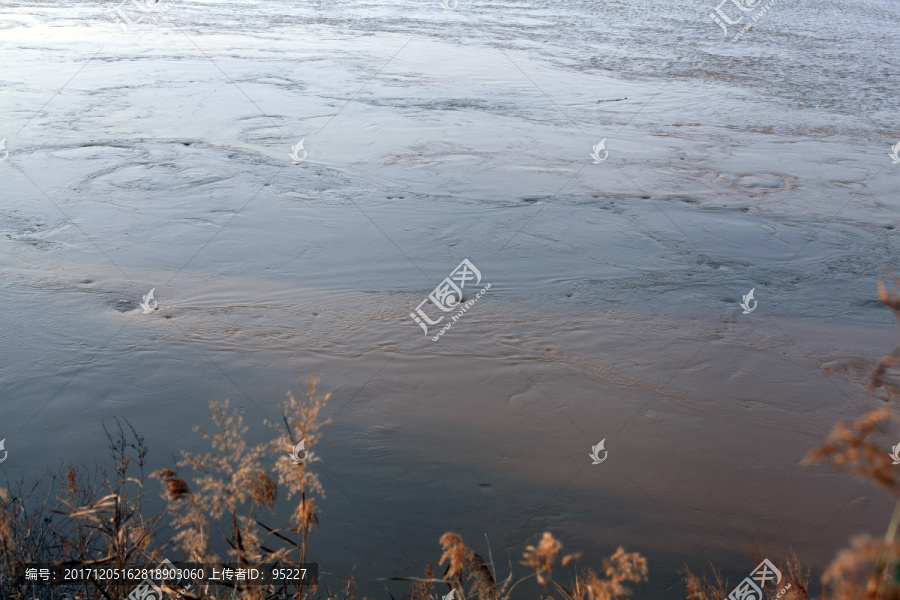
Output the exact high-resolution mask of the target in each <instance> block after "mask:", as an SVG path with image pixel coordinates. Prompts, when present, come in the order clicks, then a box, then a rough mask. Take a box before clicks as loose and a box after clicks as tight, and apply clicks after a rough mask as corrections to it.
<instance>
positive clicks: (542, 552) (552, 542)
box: [522, 531, 562, 585]
mask: <svg viewBox="0 0 900 600" xmlns="http://www.w3.org/2000/svg"><path fill="white" fill-rule="evenodd" d="M561 550H562V543H560V541H559V540H557V539H556V538H554V537H553V534H551V533H550V532H549V531H545V532H544V535H543V537H542V538H541V541H540V542H539V543H538V545H537V547H535V546H526V547H525V552H524V554H523V556H524V557H525V560H524V561H522V564H523V565H525V566H527V567H531V568H532V569H534V572H535V573H536V574H537V580H538V582H539V583H540V584H541V585H547V583H549V581H550V579H551V577H550V575H551V573H552V571H553V564H554V563H555V562H556V556H557V555H558V554H559V553H560V551H561ZM545 575H546V576H545Z"/></svg>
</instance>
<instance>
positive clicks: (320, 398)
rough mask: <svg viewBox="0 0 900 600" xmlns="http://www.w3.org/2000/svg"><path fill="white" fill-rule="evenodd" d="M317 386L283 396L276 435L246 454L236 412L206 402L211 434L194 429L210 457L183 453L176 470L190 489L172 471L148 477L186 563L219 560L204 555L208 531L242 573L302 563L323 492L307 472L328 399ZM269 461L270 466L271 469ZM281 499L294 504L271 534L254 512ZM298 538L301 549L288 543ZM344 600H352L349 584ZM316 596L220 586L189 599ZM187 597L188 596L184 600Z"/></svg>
mask: <svg viewBox="0 0 900 600" xmlns="http://www.w3.org/2000/svg"><path fill="white" fill-rule="evenodd" d="M318 381H319V380H318V378H317V377H316V376H315V375H313V377H312V378H311V379H310V380H309V381H308V382H303V381H302V380H301V381H300V387H301V395H300V397H299V398H298V397H296V396H294V394H293V393H291V392H288V393H287V400H286V401H284V402H283V403H282V405H281V421H280V422H279V423H270V425H272V426H273V427H274V428H276V429H277V430H278V435H277V436H276V437H275V438H274V439H273V440H272V441H270V442H268V443H261V444H258V445H256V446H248V445H247V444H246V442H245V441H244V434H245V433H246V431H247V428H246V427H245V426H244V424H243V415H242V413H241V411H239V410H236V409H229V405H228V401H227V400H226V401H224V402H212V403H210V408H211V413H212V414H211V419H212V421H213V424H214V425H215V426H216V430H215V431H213V432H207V431H204V430H202V429H200V428H196V429H197V431H199V432H200V433H201V434H202V435H203V436H204V437H205V438H206V439H208V440H209V442H210V445H211V446H212V450H211V451H209V452H205V453H202V454H192V453H189V452H183V453H182V455H183V460H182V461H181V462H179V463H178V466H179V468H189V469H191V470H193V471H194V472H195V473H196V476H195V478H194V479H193V481H192V483H188V481H187V480H186V479H183V478H181V477H180V476H179V475H178V473H177V472H176V471H174V470H171V469H165V470H162V471H157V472H156V473H154V474H153V475H154V476H155V477H157V478H159V479H160V480H162V482H163V484H164V490H163V497H164V498H165V499H166V500H167V501H168V503H169V512H170V513H171V514H172V516H173V521H172V525H173V526H174V528H175V530H176V532H177V533H176V535H175V536H174V538H173V543H174V544H175V545H176V546H177V547H178V548H179V549H180V550H181V551H182V552H183V553H184V554H185V556H186V557H188V559H189V560H190V561H192V562H198V563H216V562H218V560H219V559H218V557H217V556H216V555H215V554H214V553H213V552H212V550H211V549H210V544H211V541H212V540H211V536H210V532H211V530H213V529H217V528H218V527H219V526H221V527H222V529H224V530H225V531H226V532H227V533H226V535H225V541H226V543H227V544H228V546H229V548H230V549H229V550H228V555H229V558H230V560H231V562H236V563H239V564H241V565H251V564H254V565H259V564H270V565H273V566H274V565H278V566H280V567H291V566H298V565H300V564H302V563H304V562H305V560H306V557H307V538H308V534H309V532H310V530H311V529H312V527H313V526H318V524H319V516H318V511H317V509H316V505H315V501H314V499H315V496H318V497H324V494H325V491H324V489H323V487H322V485H321V482H320V481H319V479H318V477H317V476H316V474H315V473H312V472H311V471H310V469H309V468H308V465H309V463H310V462H313V461H315V460H316V457H315V454H314V453H313V452H312V448H313V447H314V446H315V444H316V442H317V441H318V440H319V431H320V429H321V428H322V427H323V426H325V425H326V424H328V423H329V422H330V421H329V420H328V419H321V418H320V416H319V413H320V412H321V410H322V409H323V408H324V407H325V405H326V403H327V402H328V399H329V398H330V394H324V395H320V394H317V392H316V386H317V385H318ZM300 440H305V447H306V448H307V450H308V454H307V457H306V460H305V461H304V462H302V463H300V464H299V465H298V464H293V463H292V460H291V457H290V456H289V454H290V452H291V450H292V449H293V447H294V446H295V445H296V444H297V443H299V441H300ZM269 459H271V462H269ZM279 486H282V487H283V488H284V489H285V490H286V491H287V499H288V500H290V499H292V498H294V497H297V499H298V501H297V504H296V506H295V507H294V508H293V510H292V512H291V516H290V523H289V525H287V526H286V527H282V528H274V527H270V526H268V525H266V524H265V523H264V522H263V521H261V520H260V512H261V511H263V510H265V511H266V512H268V513H272V512H273V511H274V509H275V505H276V502H277V500H278V487H279ZM292 534H297V535H299V537H300V539H299V541H295V540H293V539H292V537H291V536H292ZM351 583H352V582H351V581H350V580H348V585H347V587H346V589H345V594H355V584H353V585H351ZM313 592H315V587H312V588H310V586H309V585H289V584H283V585H282V586H281V587H280V588H278V587H276V586H274V585H273V586H259V585H255V586H250V585H246V586H243V587H241V586H235V587H233V588H231V589H226V590H223V589H222V586H221V585H219V584H212V583H208V584H204V585H202V586H200V587H199V588H198V589H197V590H192V593H193V594H194V595H195V596H196V597H198V598H216V599H221V598H223V595H222V594H223V593H225V594H226V595H227V597H228V598H240V599H241V600H262V599H264V598H265V599H269V598H285V599H286V598H297V599H300V598H306V597H308V596H309V594H310V593H313ZM188 597H193V596H188Z"/></svg>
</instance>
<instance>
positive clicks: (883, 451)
mask: <svg viewBox="0 0 900 600" xmlns="http://www.w3.org/2000/svg"><path fill="white" fill-rule="evenodd" d="M892 420H893V415H892V414H891V411H890V410H889V409H887V408H881V409H878V410H873V409H869V410H867V411H866V413H865V414H864V415H863V416H861V417H860V418H858V419H857V420H856V421H854V422H853V423H847V422H844V421H841V422H839V423H837V424H836V425H835V426H834V429H833V430H832V431H831V434H829V436H828V437H827V438H826V439H825V443H824V444H822V445H821V446H819V447H818V448H816V449H814V450H813V451H812V452H810V454H809V456H808V457H807V460H808V461H809V462H812V463H820V462H825V463H829V464H832V465H834V466H836V467H838V468H840V469H842V470H844V471H846V472H848V473H850V474H851V475H856V476H858V477H862V478H864V479H872V481H874V482H875V483H877V484H878V485H880V486H881V487H883V488H884V489H886V490H887V491H889V492H890V493H892V494H894V495H895V496H898V497H900V472H898V471H897V470H896V469H895V468H893V466H892V465H893V459H892V458H891V451H890V450H889V448H888V447H887V446H885V445H881V444H878V443H876V442H875V441H873V440H872V437H873V436H874V434H876V433H882V434H884V433H885V430H886V429H887V427H886V425H888V424H889V423H891V422H892Z"/></svg>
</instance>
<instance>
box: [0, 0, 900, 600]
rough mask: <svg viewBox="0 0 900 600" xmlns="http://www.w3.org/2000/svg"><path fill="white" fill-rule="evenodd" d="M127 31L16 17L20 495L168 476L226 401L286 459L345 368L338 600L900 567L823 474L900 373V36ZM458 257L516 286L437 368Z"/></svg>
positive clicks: (651, 15) (77, 19)
mask: <svg viewBox="0 0 900 600" xmlns="http://www.w3.org/2000/svg"><path fill="white" fill-rule="evenodd" d="M116 6H117V3H115V2H92V1H80V0H79V1H68V2H52V3H51V2H19V1H17V0H7V1H6V2H4V3H3V4H2V5H0V64H2V68H0V138H4V139H5V151H6V152H8V153H9V154H8V157H7V158H6V159H5V160H4V161H3V162H0V182H2V185H0V187H2V192H0V234H2V235H0V303H2V306H3V317H2V319H0V415H2V422H0V438H5V439H6V450H7V451H8V452H9V458H8V460H7V461H5V464H4V465H3V467H4V468H5V469H6V471H7V474H8V475H9V476H11V477H13V476H14V477H32V476H36V475H38V474H40V473H42V472H43V471H44V470H46V469H47V468H48V467H54V466H58V465H59V464H62V463H67V462H75V463H81V464H93V462H94V460H95V459H96V460H103V457H104V456H105V442H106V440H105V437H104V435H103V424H104V423H109V422H110V419H112V418H113V417H120V418H122V417H124V418H127V419H128V420H129V421H130V422H131V423H132V424H133V425H134V426H135V427H136V428H137V429H138V430H139V431H140V433H141V434H142V435H143V436H144V437H145V438H146V441H147V444H148V446H149V448H150V454H149V456H148V460H149V468H148V470H154V469H157V468H163V467H166V466H169V465H170V464H171V463H172V457H173V455H177V454H178V453H179V452H180V451H181V450H189V451H197V450H200V449H202V448H204V445H203V441H202V439H201V438H200V436H199V435H197V434H195V433H193V432H192V428H193V427H194V426H196V425H198V424H204V423H205V419H206V415H207V414H208V403H209V401H210V400H214V399H222V398H230V399H231V400H232V402H234V403H236V404H237V405H238V406H243V407H244V409H245V411H246V422H247V424H248V426H249V428H250V430H249V432H248V438H250V439H251V440H262V439H264V438H265V437H266V436H268V435H269V433H270V430H269V429H268V428H267V427H266V426H265V425H264V424H263V420H264V419H265V418H267V417H272V416H273V415H275V414H276V406H277V403H278V402H279V401H280V400H281V399H282V398H283V397H284V394H285V391H286V390H287V389H289V388H292V387H293V388H295V387H296V382H295V379H296V377H297V376H298V375H299V376H303V377H308V376H309V375H310V374H311V373H312V372H317V373H319V374H320V375H321V377H322V382H321V388H322V390H323V391H330V392H333V397H332V399H331V401H330V403H329V405H328V408H327V410H326V411H325V413H326V416H328V417H332V418H334V422H333V423H332V424H331V425H329V426H328V427H327V428H326V429H325V430H324V432H323V438H322V441H321V443H320V444H319V445H317V447H316V449H315V452H316V456H317V457H318V458H320V459H321V462H318V463H315V468H316V469H318V470H319V472H320V473H321V475H322V483H323V485H324V487H325V489H326V492H327V497H326V498H325V499H324V500H323V501H322V502H321V508H322V515H321V519H322V528H321V531H320V532H319V533H317V534H315V535H314V536H313V538H312V542H311V543H312V548H313V550H312V556H313V557H314V558H315V560H317V561H318V562H319V563H320V565H321V568H322V569H323V571H324V572H326V573H327V575H326V578H331V579H330V580H329V581H330V585H332V586H334V585H337V583H339V581H340V578H341V577H343V576H345V575H347V574H349V573H350V571H351V569H353V568H354V566H355V568H356V571H355V572H356V577H357V578H358V579H359V581H360V588H361V591H363V592H366V593H368V594H370V595H373V596H376V595H377V596H379V597H382V596H385V595H386V593H385V592H384V589H383V587H382V584H381V583H378V582H375V581H374V580H375V578H378V577H391V576H396V575H414V574H420V573H421V572H422V570H423V569H424V566H425V563H426V562H427V560H428V558H432V559H437V558H438V556H439V553H440V549H439V547H438V543H437V542H438V538H439V537H440V535H441V534H442V533H443V532H444V531H448V530H450V531H456V532H458V533H460V534H461V535H462V536H463V538H464V539H465V540H466V541H467V542H469V543H471V545H472V546H473V547H474V548H475V549H476V550H477V551H480V552H485V553H486V552H487V547H488V541H487V540H489V543H490V548H491V552H492V554H493V557H494V560H495V561H496V562H497V565H498V570H499V571H500V572H501V573H505V572H506V570H507V568H508V566H507V565H508V562H509V561H512V563H513V565H516V564H517V563H518V561H519V559H520V556H521V551H522V549H523V548H524V546H525V545H526V544H530V543H534V541H535V540H536V539H538V537H539V535H540V533H541V532H543V531H552V532H553V533H554V535H556V536H557V537H558V538H560V539H561V540H562V541H563V543H564V544H565V547H566V549H567V550H572V551H576V550H577V551H581V552H583V553H584V555H585V559H584V562H585V564H591V565H593V566H595V567H598V566H600V558H601V557H602V556H606V555H608V554H610V553H612V552H613V551H614V550H615V548H616V547H617V546H618V545H620V544H621V545H624V546H625V547H626V548H627V549H628V550H633V551H638V552H641V553H642V554H644V555H645V556H646V557H647V558H648V560H649V563H650V581H649V582H648V583H647V584H645V585H643V586H642V587H641V588H640V589H641V590H642V595H641V596H640V597H649V598H653V597H655V598H672V597H676V595H677V592H678V590H679V589H680V588H679V587H678V586H679V579H680V578H679V574H678V571H679V569H681V568H682V566H683V565H684V564H688V565H690V566H691V567H693V568H696V569H701V570H702V569H703V568H706V567H708V566H709V563H710V562H713V563H714V564H715V565H716V566H717V567H718V568H720V569H722V570H723V572H724V573H725V574H727V575H729V576H730V577H731V578H732V580H733V581H734V580H736V579H737V578H739V577H743V576H744V574H745V573H747V572H748V571H749V569H750V568H751V567H752V566H753V565H751V564H750V559H749V558H747V553H748V550H749V548H750V546H751V543H752V541H753V540H755V541H756V542H758V543H759V545H760V546H761V547H762V548H763V549H764V551H765V552H766V553H767V555H768V556H770V557H773V558H774V557H777V558H781V557H783V556H784V555H785V554H787V553H788V552H790V551H791V549H793V550H796V551H797V552H798V554H799V556H800V559H801V561H802V562H803V563H804V564H807V565H809V566H810V567H812V568H814V569H821V568H823V567H824V566H825V565H827V564H828V562H829V561H830V560H831V559H832V558H833V556H834V554H835V553H836V551H837V550H838V549H840V548H843V547H844V546H845V545H847V543H848V541H849V539H850V538H851V537H852V536H853V535H855V534H857V533H861V532H869V533H872V534H874V535H876V536H877V535H879V534H880V532H881V531H883V529H882V528H883V527H885V526H886V524H887V520H888V518H889V515H890V510H891V506H890V501H889V498H887V497H886V496H885V495H884V494H882V493H881V492H880V491H878V490H877V489H876V488H875V487H873V486H863V485H862V482H861V481H856V480H853V479H851V478H850V477H848V476H846V475H843V474H839V473H835V472H833V471H832V470H830V469H827V468H824V467H810V466H803V465H801V460H802V459H803V457H804V456H805V455H806V453H807V452H809V450H810V449H811V448H813V447H814V446H815V445H816V444H817V443H818V442H819V441H820V440H821V439H823V437H824V436H825V435H826V434H827V433H828V431H830V429H831V427H832V425H833V423H834V422H835V421H836V420H838V419H855V418H857V416H858V415H859V414H860V408H861V407H865V406H868V405H873V404H874V403H873V401H872V400H871V399H869V398H867V397H866V396H865V394H864V393H862V392H861V391H860V389H859V385H858V384H859V382H860V373H861V372H863V371H864V367H865V366H866V365H868V364H871V362H872V361H873V360H876V359H877V358H879V357H880V356H881V355H882V354H884V353H886V352H887V351H889V350H890V349H891V348H892V346H893V344H894V342H895V340H896V337H897V335H896V334H897V330H896V326H895V324H894V322H893V320H892V318H891V315H890V314H889V312H888V311H887V310H886V309H884V308H883V307H881V305H880V303H878V301H877V297H876V287H875V286H876V281H877V280H878V278H879V277H882V276H883V268H884V267H887V268H893V269H894V270H898V269H900V266H898V265H900V261H898V258H900V256H898V255H900V245H898V243H897V238H896V235H897V233H896V229H895V228H896V227H897V226H898V208H900V200H898V198H900V195H898V188H900V164H893V163H892V160H891V157H890V156H889V153H890V150H891V146H892V145H893V144H896V143H897V142H898V141H900V130H898V129H897V120H896V117H897V114H900V113H898V110H900V102H898V96H897V73H898V72H900V59H898V54H897V52H896V32H897V30H898V26H900V8H898V6H897V4H896V3H892V2H889V1H887V0H885V1H878V0H848V1H843V0H842V1H840V2H837V3H829V4H828V5H827V7H826V4H825V3H821V2H813V1H811V0H810V1H803V0H798V1H796V2H776V3H774V4H773V5H772V7H771V8H770V9H769V10H768V12H766V13H765V14H764V15H763V16H762V17H760V19H759V21H758V22H757V24H756V25H755V26H754V27H753V28H751V29H750V30H749V31H747V32H746V34H744V35H743V36H742V37H741V38H740V39H739V40H736V41H730V40H729V39H727V38H726V37H725V36H723V32H722V30H721V29H720V28H719V27H718V26H717V25H716V24H715V23H714V22H713V21H712V19H710V17H709V13H710V12H712V10H713V9H714V8H716V7H715V5H714V3H712V2H696V1H691V2H688V1H687V0H676V1H672V2H665V3H657V4H652V5H651V3H647V2H643V1H640V0H618V1H615V2H602V3H585V2H580V1H574V0H564V1H555V2H551V1H543V2H541V1H535V2H526V3H521V2H515V3H514V2H508V1H500V2H495V3H488V4H485V3H475V2H468V1H467V0H459V2H458V4H457V5H456V6H455V8H454V9H452V10H444V9H442V7H441V3H440V2H439V1H434V2H431V1H429V2H409V1H406V0H393V1H392V0H372V1H361V0H360V1H349V0H345V1H336V2H323V1H320V0H313V1H310V2H280V1H269V2H261V1H249V2H248V1H237V2H222V1H218V0H213V1H202V0H201V1H193V2H181V1H177V2H171V3H170V4H169V5H167V7H166V10H165V12H164V13H160V16H159V18H158V20H157V21H156V22H152V23H151V22H150V21H151V19H150V18H147V19H145V21H144V22H142V23H140V24H135V25H132V26H131V31H128V32H123V31H122V28H121V27H120V26H119V25H117V24H116V22H115V18H114V13H113V9H114V8H115V7H116ZM138 32H139V33H141V34H142V35H141V36H140V37H138V35H137V33H138ZM301 139H302V140H303V147H302V150H301V151H299V154H298V155H296V156H297V157H302V158H303V160H302V162H298V161H295V160H292V158H291V156H290V152H291V149H292V147H295V145H296V144H297V142H298V141H300V140H301ZM601 140H602V141H603V148H602V149H600V150H599V152H598V154H597V156H598V157H599V158H602V159H603V160H602V161H595V160H593V159H592V158H591V153H592V150H593V148H594V147H595V146H596V145H597V144H598V143H600V142H601ZM604 152H606V153H608V154H604ZM463 259H468V260H469V261H470V262H471V264H472V265H474V266H476V267H477V269H478V271H480V275H481V280H480V282H479V285H478V286H477V287H472V286H473V285H474V284H472V283H470V284H469V287H467V288H466V289H465V291H464V297H465V299H467V300H468V299H469V298H470V297H474V292H472V293H469V290H470V289H472V290H475V291H477V290H478V289H481V288H483V287H484V285H486V284H487V283H489V284H490V286H491V287H490V289H489V291H487V292H486V293H485V294H484V295H483V296H482V297H480V298H479V299H478V301H477V302H476V303H474V304H473V305H472V306H471V307H470V308H469V309H468V310H467V311H466V313H465V314H464V315H463V316H462V317H461V318H460V319H459V320H458V321H457V322H454V324H453V326H452V328H450V329H448V330H447V331H446V332H445V333H444V334H443V335H442V336H441V337H440V338H439V339H438V340H437V341H432V339H431V335H434V333H436V331H437V330H438V328H439V326H438V327H435V326H429V334H428V335H427V336H426V335H423V331H422V329H421V328H420V327H419V326H418V325H417V324H416V323H415V322H414V321H413V319H412V318H411V317H410V313H411V312H413V311H414V310H415V309H416V307H417V306H418V305H419V304H420V303H421V302H422V301H423V300H425V299H426V298H427V297H428V294H429V293H431V292H432V290H434V289H435V286H438V284H440V283H441V281H442V280H443V279H444V278H445V277H448V276H449V275H450V273H451V272H452V271H453V270H454V268H456V267H457V265H459V264H460V263H461V262H462V261H463ZM151 288H153V289H154V294H155V299H156V301H157V302H158V308H157V310H155V311H153V312H151V313H149V314H148V313H145V312H144V311H143V310H142V309H141V308H140V306H139V303H140V302H141V299H142V296H143V295H145V294H147V292H148V291H149V290H150V289H151ZM751 289H753V290H754V301H755V302H756V305H755V306H756V308H755V309H754V310H753V311H752V312H749V313H745V312H744V311H743V310H742V309H741V307H740V306H739V303H740V302H741V301H742V298H743V296H744V295H746V294H748V292H749V291H750V290H751ZM429 306H430V308H429ZM424 307H426V308H425V311H426V313H427V314H429V315H430V318H432V319H436V318H437V315H438V313H440V311H439V310H437V309H436V308H434V305H433V304H431V305H429V304H426V305H424ZM447 314H448V318H449V314H450V313H447ZM601 440H605V450H606V451H607V452H608V455H607V459H606V460H604V461H603V462H602V463H601V464H597V465H594V464H591V463H592V461H591V459H590V458H589V457H588V454H589V452H590V451H591V447H592V446H594V445H596V444H597V443H598V442H600V441H601ZM392 589H393V590H394V593H395V594H396V593H398V590H402V588H401V587H396V588H392Z"/></svg>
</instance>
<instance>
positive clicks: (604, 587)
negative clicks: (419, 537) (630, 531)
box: [392, 531, 647, 600]
mask: <svg viewBox="0 0 900 600" xmlns="http://www.w3.org/2000/svg"><path fill="white" fill-rule="evenodd" d="M440 542H441V547H442V548H443V550H444V553H443V554H442V555H441V560H440V564H444V563H447V568H446V569H445V571H444V576H443V577H442V578H440V579H437V578H435V576H434V571H433V568H432V563H431V562H430V561H429V563H428V566H427V568H426V570H425V577H422V578H417V577H395V578H392V579H395V580H402V581H411V582H412V585H411V587H410V590H409V593H408V594H407V598H408V599H409V600H434V596H433V591H434V584H443V585H446V586H447V588H448V592H449V590H453V591H454V598H455V600H466V599H467V598H478V600H510V599H511V598H512V594H513V591H514V590H515V589H516V588H517V587H518V586H519V585H520V584H522V583H524V582H526V581H530V580H532V579H534V580H535V581H536V582H537V583H538V584H540V585H541V586H542V591H540V592H539V593H540V597H541V598H542V599H546V600H550V599H558V600H627V599H628V598H629V597H630V595H631V591H630V590H629V589H628V588H627V587H626V586H625V585H624V584H625V583H627V582H641V581H645V580H646V579H647V561H646V559H644V558H643V557H642V556H641V555H640V554H637V553H634V552H632V553H627V552H625V550H624V549H623V548H621V547H619V549H618V550H616V552H615V553H614V554H613V555H612V556H610V557H609V558H607V559H604V561H603V575H602V576H601V575H598V574H597V573H596V572H594V571H593V570H591V569H583V570H582V571H580V572H579V571H578V569H577V565H576V562H577V560H578V558H579V557H580V555H579V554H569V555H567V556H565V557H563V559H562V561H561V562H560V568H565V567H572V569H571V570H572V577H571V583H570V584H569V585H568V586H566V585H564V584H561V583H559V582H557V581H556V580H555V579H554V578H553V576H552V575H553V569H554V567H555V565H556V559H557V557H558V556H559V553H560V552H561V551H562V543H561V542H560V541H559V540H557V539H556V538H554V537H553V534H551V533H549V532H544V535H543V537H542V538H541V541H540V542H539V543H538V545H537V546H527V547H526V549H525V552H524V554H523V561H522V564H523V565H525V566H527V567H529V568H530V569H531V570H532V571H533V573H532V574H531V575H528V576H525V577H522V578H521V579H518V580H516V581H513V574H512V569H510V573H509V575H508V576H507V577H506V579H504V580H503V581H498V580H497V576H496V572H495V571H494V570H493V561H491V562H490V563H487V562H485V560H484V558H483V557H482V556H481V555H480V554H478V553H476V552H475V551H473V550H472V549H471V548H469V547H468V546H466V544H465V543H464V542H463V539H462V537H460V536H459V535H458V534H456V533H453V532H449V531H448V532H447V533H445V534H444V535H443V536H441V540H440Z"/></svg>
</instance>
